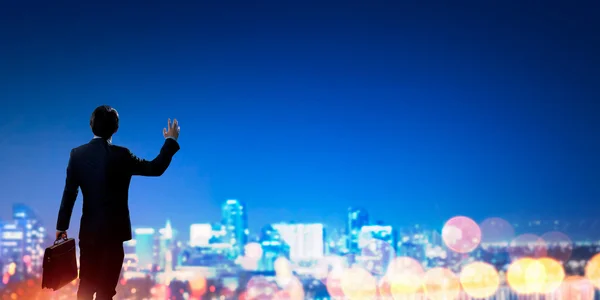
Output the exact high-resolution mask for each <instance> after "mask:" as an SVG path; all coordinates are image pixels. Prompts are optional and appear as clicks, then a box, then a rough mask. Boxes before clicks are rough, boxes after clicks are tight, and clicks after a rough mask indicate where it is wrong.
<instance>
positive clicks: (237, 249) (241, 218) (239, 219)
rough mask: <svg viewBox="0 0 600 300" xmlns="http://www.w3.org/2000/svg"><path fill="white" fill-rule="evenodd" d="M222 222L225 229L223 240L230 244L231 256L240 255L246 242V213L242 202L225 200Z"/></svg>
mask: <svg viewBox="0 0 600 300" xmlns="http://www.w3.org/2000/svg"><path fill="white" fill-rule="evenodd" d="M222 223H223V226H225V230H226V234H225V238H224V242H225V243H228V244H230V245H231V246H232V249H233V252H232V253H231V254H232V256H234V257H237V256H238V255H242V254H243V253H244V246H245V245H246V243H247V242H248V215H247V214H246V208H245V207H244V205H243V203H241V202H240V201H238V200H227V201H225V204H223V219H222Z"/></svg>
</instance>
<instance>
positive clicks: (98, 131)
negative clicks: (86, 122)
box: [90, 105, 119, 140]
mask: <svg viewBox="0 0 600 300" xmlns="http://www.w3.org/2000/svg"><path fill="white" fill-rule="evenodd" d="M90 127H92V132H93V133H94V135H95V136H98V137H101V138H103V139H105V140H109V139H110V138H111V137H112V136H113V134H115V132H117V129H119V113H118V112H117V110H116V109H114V108H112V107H110V106H108V105H102V106H98V107H97V108H96V109H95V110H94V112H93V113H92V118H91V119H90Z"/></svg>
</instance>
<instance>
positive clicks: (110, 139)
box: [94, 135, 112, 144]
mask: <svg viewBox="0 0 600 300" xmlns="http://www.w3.org/2000/svg"><path fill="white" fill-rule="evenodd" d="M94 138H95V139H102V138H101V137H99V136H97V135H94ZM106 141H107V142H108V143H109V144H112V137H111V138H109V139H108V140H106Z"/></svg>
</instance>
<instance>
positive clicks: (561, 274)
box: [538, 257, 565, 294]
mask: <svg viewBox="0 0 600 300" xmlns="http://www.w3.org/2000/svg"><path fill="white" fill-rule="evenodd" d="M538 262H540V263H541V264H542V265H543V266H544V270H545V274H546V280H545V281H544V284H543V285H542V287H541V290H540V292H541V293H543V294H551V293H553V292H554V291H556V290H557V289H558V288H560V286H561V284H562V283H563V280H564V279H565V269H564V268H563V266H562V264H561V263H560V262H558V261H557V260H555V259H553V258H550V257H543V258H540V259H538Z"/></svg>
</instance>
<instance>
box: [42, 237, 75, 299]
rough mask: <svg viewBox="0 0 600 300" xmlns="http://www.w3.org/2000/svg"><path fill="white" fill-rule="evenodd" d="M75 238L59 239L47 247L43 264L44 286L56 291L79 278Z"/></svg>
mask: <svg viewBox="0 0 600 300" xmlns="http://www.w3.org/2000/svg"><path fill="white" fill-rule="evenodd" d="M76 248H77V246H76V245H75V239H72V238H69V239H59V240H56V242H54V245H52V246H50V247H48V248H46V251H45V252H44V263H43V264H42V269H43V273H42V288H43V289H52V290H54V291H56V290H58V289H60V288H62V287H63V286H65V285H67V284H69V283H71V282H72V281H73V280H75V279H77V258H76V256H75V252H76Z"/></svg>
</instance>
